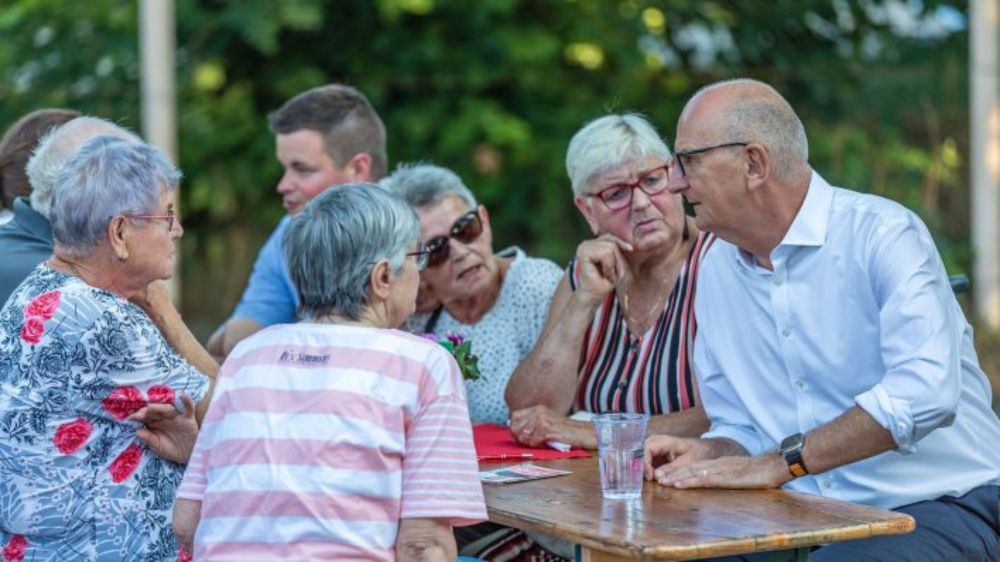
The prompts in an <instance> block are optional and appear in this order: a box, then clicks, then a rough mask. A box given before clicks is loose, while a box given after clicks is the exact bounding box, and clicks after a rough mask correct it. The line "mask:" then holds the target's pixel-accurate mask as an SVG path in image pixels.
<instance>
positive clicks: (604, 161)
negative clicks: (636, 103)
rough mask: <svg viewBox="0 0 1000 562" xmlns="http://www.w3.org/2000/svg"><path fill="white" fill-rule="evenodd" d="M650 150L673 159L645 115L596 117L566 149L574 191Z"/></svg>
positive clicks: (580, 189) (579, 190) (575, 136)
mask: <svg viewBox="0 0 1000 562" xmlns="http://www.w3.org/2000/svg"><path fill="white" fill-rule="evenodd" d="M650 154H653V155H656V156H659V157H661V158H663V160H669V159H670V148H669V147H667V143H665V142H664V141H663V139H662V138H660V135H659V134H658V133H657V132H656V129H654V128H653V126H652V125H651V124H650V123H649V121H647V120H646V118H645V117H643V116H642V115H639V114H638V113H627V114H622V115H606V116H604V117H600V118H598V119H594V120H593V121H591V122H590V123H587V124H586V125H584V127H583V128H582V129H580V130H579V131H577V132H576V134H575V135H573V138H572V139H571V140H570V141H569V148H568V149H567V150H566V173H567V174H569V181H570V185H571V186H572V187H573V193H574V194H575V195H580V194H581V193H583V186H584V185H586V183H587V182H588V181H589V180H590V178H592V177H593V176H594V175H595V174H597V173H600V172H604V171H606V170H609V169H611V168H614V167H615V166H618V165H620V164H623V163H625V162H628V161H631V160H635V159H638V158H642V157H644V156H647V155H650Z"/></svg>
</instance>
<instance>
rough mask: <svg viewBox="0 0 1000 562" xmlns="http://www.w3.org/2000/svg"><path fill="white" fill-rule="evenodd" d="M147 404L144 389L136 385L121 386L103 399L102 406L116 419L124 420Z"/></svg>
mask: <svg viewBox="0 0 1000 562" xmlns="http://www.w3.org/2000/svg"><path fill="white" fill-rule="evenodd" d="M145 405H146V398H145V397H143V395H142V391H140V390H139V389H138V388H136V387H134V386H119V387H118V388H116V389H114V390H112V391H111V394H108V397H107V398H105V399H104V400H101V406H104V409H105V410H107V411H108V413H109V414H111V415H112V416H114V417H115V419H119V420H123V419H125V418H127V417H129V416H130V415H132V413H133V412H135V411H136V410H138V409H139V408H142V407H143V406H145Z"/></svg>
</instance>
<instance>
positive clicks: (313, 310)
mask: <svg viewBox="0 0 1000 562" xmlns="http://www.w3.org/2000/svg"><path fill="white" fill-rule="evenodd" d="M419 234H420V225H419V223H418V222H417V216H416V214H414V212H413V210H412V209H411V208H410V207H409V205H407V204H406V202H405V201H403V199H401V198H400V197H399V196H398V195H395V194H393V193H389V192H388V191H385V190H382V189H379V188H378V186H376V185H374V184H370V183H349V184H344V185H340V186H337V188H336V189H328V190H326V191H324V192H323V193H321V194H320V195H318V196H316V197H315V198H313V200H312V201H310V202H309V204H307V205H306V206H305V208H303V209H302V211H300V212H299V213H297V214H296V215H294V216H293V217H292V218H291V220H290V222H289V224H288V228H287V229H286V230H285V234H284V236H283V237H282V240H281V243H282V246H283V247H284V250H285V258H286V260H287V263H288V271H289V273H290V274H291V278H292V282H293V283H294V284H295V288H296V289H298V291H299V299H300V306H299V312H300V313H302V314H303V315H310V316H326V315H329V314H337V315H341V316H343V317H345V318H348V319H351V320H357V319H358V318H359V317H360V316H361V312H362V309H363V308H364V307H365V306H366V305H368V304H369V303H368V287H369V281H370V277H371V271H372V267H373V266H374V265H375V263H376V262H377V261H378V260H380V259H388V260H389V267H390V268H391V270H392V271H393V272H396V271H398V270H399V268H400V267H402V265H403V260H405V259H406V252H407V250H408V248H409V246H410V244H412V243H414V242H415V241H416V240H417V239H418V236H419Z"/></svg>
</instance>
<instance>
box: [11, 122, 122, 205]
mask: <svg viewBox="0 0 1000 562" xmlns="http://www.w3.org/2000/svg"><path fill="white" fill-rule="evenodd" d="M97 136H109V137H118V138H121V139H125V140H127V141H130V142H142V139H140V138H139V137H138V136H136V135H135V134H134V133H132V132H131V131H129V130H127V129H124V128H122V127H119V126H118V125H115V124H114V123H112V122H111V121H107V120H105V119H101V118H99V117H90V116H86V115H85V116H83V117H77V118H76V119H73V120H71V121H69V122H67V123H65V124H63V125H61V126H59V127H56V128H54V129H52V130H51V131H49V132H48V134H46V135H45V136H44V137H42V138H41V140H39V141H38V147H37V148H36V149H35V151H34V153H33V154H32V155H31V159H29V160H28V166H27V172H28V183H30V184H31V189H32V191H31V208H32V209H34V210H35V211H37V212H38V213H39V214H40V215H42V216H43V217H45V218H47V219H50V220H51V216H50V209H51V206H52V190H53V188H55V185H56V180H58V179H59V173H60V172H61V171H62V169H63V166H65V165H66V161H67V160H69V157H70V156H72V155H73V153H74V152H76V149H78V148H80V146H81V145H82V144H83V143H84V142H86V141H87V140H89V139H92V138H94V137H97Z"/></svg>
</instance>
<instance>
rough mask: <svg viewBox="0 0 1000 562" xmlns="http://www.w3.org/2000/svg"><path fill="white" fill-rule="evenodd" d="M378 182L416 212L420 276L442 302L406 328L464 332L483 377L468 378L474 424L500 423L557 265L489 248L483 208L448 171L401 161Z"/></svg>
mask: <svg viewBox="0 0 1000 562" xmlns="http://www.w3.org/2000/svg"><path fill="white" fill-rule="evenodd" d="M381 185H382V186H383V187H385V188H386V189H388V190H389V191H392V192H395V193H397V194H399V195H400V196H402V197H403V199H405V200H406V201H407V202H408V203H409V204H410V206H411V207H413V209H414V210H415V211H416V213H417V216H418V217H419V218H420V232H421V237H422V239H423V241H424V245H425V246H426V248H427V251H428V262H427V269H425V270H424V271H423V272H422V273H421V279H422V280H423V282H424V284H425V286H426V287H427V289H428V290H429V292H430V293H431V297H430V298H432V299H436V300H438V301H439V302H440V303H441V307H440V308H439V309H437V310H436V311H435V312H433V313H431V314H428V315H424V316H418V317H417V318H415V319H413V320H411V321H410V322H409V323H408V328H409V329H411V330H412V331H416V332H432V333H434V334H436V335H437V336H439V337H443V336H445V335H446V334H448V333H449V332H454V333H457V334H460V335H462V336H464V337H465V338H466V339H470V340H471V341H472V350H473V352H474V353H475V354H476V355H478V356H479V366H480V370H481V372H482V376H481V377H480V378H479V379H478V380H475V381H467V382H466V386H465V388H466V391H467V394H468V397H469V414H470V416H471V417H472V421H473V422H476V423H479V422H492V423H505V422H506V421H507V419H508V411H507V406H506V403H505V402H504V388H505V387H506V385H507V379H508V378H510V374H511V372H513V370H514V368H515V367H516V366H517V364H518V363H519V362H520V361H521V360H522V359H523V358H524V356H525V355H526V354H527V353H528V351H529V350H531V347H532V346H533V345H534V344H535V340H536V339H537V338H538V336H539V334H541V331H542V326H543V325H544V323H545V317H546V314H547V313H548V306H549V301H550V300H551V299H552V294H553V292H555V288H556V285H557V284H558V283H559V278H560V276H561V274H562V273H561V271H560V270H559V267H558V266H556V264H554V263H552V262H550V261H548V260H544V259H539V258H530V257H527V256H526V255H525V254H524V252H523V251H521V250H520V249H519V248H516V247H514V248H508V249H506V250H503V251H501V252H500V253H497V254H494V253H493V233H492V231H491V230H490V221H489V214H488V213H487V212H486V208H485V207H483V206H482V205H479V204H477V203H476V199H475V197H473V195H472V193H471V192H470V191H469V189H468V188H467V187H466V186H465V185H464V184H463V183H462V180H461V179H460V178H459V177H458V175H456V174H455V173H454V172H452V171H451V170H447V169H445V168H442V167H440V166H434V165H430V164H411V165H402V166H400V167H399V168H398V169H397V170H396V171H395V172H393V174H392V175H391V176H389V177H387V178H385V179H384V180H382V183H381ZM425 298H426V297H425Z"/></svg>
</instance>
